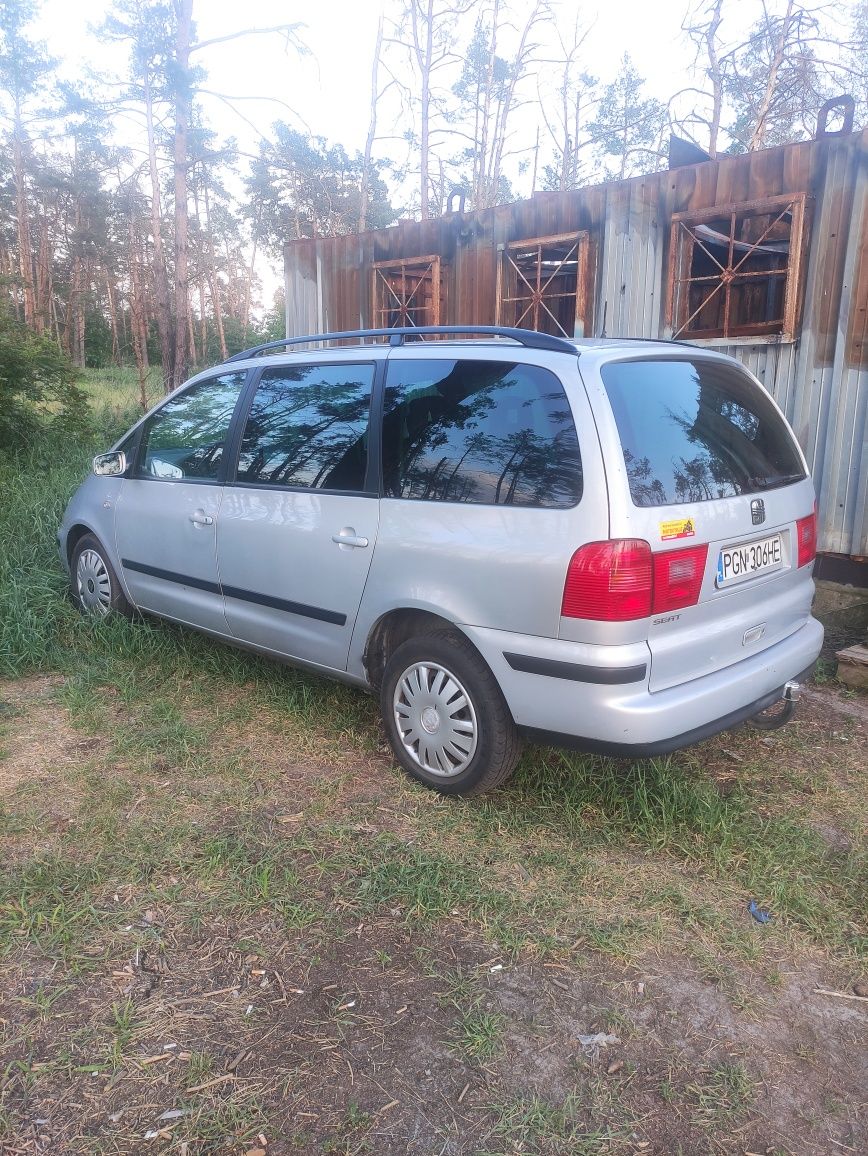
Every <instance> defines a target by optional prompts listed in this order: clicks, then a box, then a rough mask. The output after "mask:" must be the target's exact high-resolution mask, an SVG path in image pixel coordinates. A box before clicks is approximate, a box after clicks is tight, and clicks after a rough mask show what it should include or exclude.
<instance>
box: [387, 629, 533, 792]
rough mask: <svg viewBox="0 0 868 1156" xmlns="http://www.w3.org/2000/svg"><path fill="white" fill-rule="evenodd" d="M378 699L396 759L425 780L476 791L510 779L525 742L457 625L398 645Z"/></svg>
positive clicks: (446, 789) (441, 786)
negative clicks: (452, 628) (458, 630)
mask: <svg viewBox="0 0 868 1156" xmlns="http://www.w3.org/2000/svg"><path fill="white" fill-rule="evenodd" d="M380 707H381V711H382V715H383V722H384V724H385V727H386V733H387V734H388V736H389V741H390V743H391V744H392V749H393V750H394V752H395V755H396V756H397V759H398V762H399V763H400V764H401V766H402V767H403V768H404V770H405V771H407V772H408V774H410V775H412V776H413V778H414V779H418V781H419V782H420V783H424V784H425V786H426V787H432V788H433V789H434V790H437V791H440V792H442V793H443V794H446V795H474V794H481V793H482V792H483V791H490V790H492V789H493V788H494V787H498V786H500V784H501V783H504V782H506V780H507V779H508V778H509V776H510V775H511V774H512V772H513V771H514V770H515V766H516V763H517V762H518V759H519V756H520V754H521V743H520V740H519V737H518V732H517V731H516V728H515V723H514V722H513V721H512V716H511V714H510V712H509V708H508V707H507V705H506V701H505V700H504V697H503V694H502V693H501V690H500V687H499V686H498V685H497V682H496V680H495V678H494V675H493V674H492V673H491V671H490V670H489V669H488V667H487V666H486V665H485V663H484V662H483V661H482V659H481V658H480V656H479V655H478V654H477V652H476V651H475V650H474V649H473V647H472V646H471V645H470V643H469V642H467V640H466V639H464V638H462V637H461V636H460V635H458V634H455V633H453V632H452V631H436V632H434V633H431V634H425V635H420V636H419V637H416V638H411V639H409V640H408V641H407V642H404V643H402V645H401V646H399V647H397V648H396V650H395V651H394V653H393V654H392V656H391V657H390V659H389V661H388V663H387V664H386V670H385V673H384V677H383V685H382V691H381V699H380Z"/></svg>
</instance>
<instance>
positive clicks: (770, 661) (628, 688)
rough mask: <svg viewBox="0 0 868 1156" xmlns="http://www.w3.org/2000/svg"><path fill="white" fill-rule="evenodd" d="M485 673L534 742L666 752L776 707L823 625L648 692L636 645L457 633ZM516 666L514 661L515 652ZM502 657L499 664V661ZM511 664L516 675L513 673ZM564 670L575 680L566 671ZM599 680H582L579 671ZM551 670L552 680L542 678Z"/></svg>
mask: <svg viewBox="0 0 868 1156" xmlns="http://www.w3.org/2000/svg"><path fill="white" fill-rule="evenodd" d="M465 630H466V633H467V635H468V637H469V638H470V639H471V640H472V641H473V642H474V644H475V645H476V646H477V647H478V648H479V650H480V652H481V653H482V655H483V657H484V658H485V659H486V661H487V662H488V664H489V666H490V667H491V668H492V670H493V672H494V674H495V676H496V677H497V680H498V682H499V683H500V686H501V689H502V690H503V693H504V697H505V698H506V701H507V704H508V705H509V708H510V710H511V712H512V716H513V718H514V719H515V722H516V724H517V725H518V726H519V727H520V728H521V729H522V730H523V731H525V732H526V733H528V734H529V735H530V736H531V737H534V738H536V739H539V741H542V742H548V743H557V744H558V745H563V746H571V747H577V748H581V749H584V750H590V751H597V752H600V753H605V754H612V755H620V756H627V757H645V756H650V755H659V754H666V753H668V752H669V751H673V750H677V749H679V748H680V747H685V746H690V745H691V744H693V743H696V742H699V741H701V740H702V739H705V738H708V737H709V736H710V735H713V734H717V733H718V732H719V731H722V730H727V729H728V728H729V727H732V726H736V725H738V724H739V723H741V722H744V720H745V719H748V718H750V717H751V716H752V715H755V714H757V713H758V712H759V711H761V710H764V709H765V708H766V707H767V706H770V705H771V704H772V703H774V702H776V701H777V700H778V699H779V698H780V697H781V694H782V691H783V687H784V685H785V683H786V682H788V681H789V680H790V679H798V678H799V677H800V676H801V675H803V674H805V672H809V671H810V670H811V669H812V667H813V665H814V663H815V662H816V660H817V657H818V656H819V653H820V647H821V646H822V642H823V628H822V626H821V625H820V623H819V622H817V621H816V620H815V619H813V618H808V619H807V621H806V622H805V623H804V624H803V625H802V626H801V627H800V628H799V629H798V630H796V631H795V632H794V633H793V634H791V635H789V636H788V637H787V638H784V639H782V640H781V641H780V642H778V643H776V644H775V645H774V646H770V647H769V648H768V649H767V650H764V651H762V652H761V653H760V654H756V655H752V656H751V657H750V658H745V659H744V660H743V661H742V662H738V663H735V664H734V665H733V666H728V667H726V668H724V669H723V670H719V671H716V672H715V673H713V674H708V675H704V676H703V677H702V678H697V679H692V680H691V681H690V682H687V683H682V684H681V685H680V686H676V687H671V688H669V689H667V690H663V691H658V692H656V693H654V694H652V693H651V692H650V691H649V689H648V674H647V673H645V675H644V677H640V679H639V680H635V681H621V678H622V677H623V678H626V675H623V676H622V675H615V676H613V675H612V673H611V672H613V671H619V672H625V671H635V672H637V673H638V670H639V668H640V667H641V666H642V665H643V664H647V666H648V668H649V669H650V665H651V656H650V654H649V652H648V649H647V647H646V646H645V645H644V644H638V645H632V646H627V647H622V646H617V647H615V646H613V647H588V646H584V645H580V644H577V643H570V642H564V641H562V640H559V639H543V638H529V637H527V636H521V635H515V634H508V633H506V632H503V631H494V630H478V629H474V628H473V627H465ZM517 654H520V655H521V656H522V659H523V661H521V662H519V663H518V664H516V655H517ZM507 656H508V657H507ZM516 665H519V666H521V667H523V669H516V668H515V667H516ZM569 669H573V670H575V671H577V672H579V674H569V673H568V670H569ZM594 669H596V670H597V671H598V672H602V676H601V677H600V678H593V677H591V678H590V679H586V678H585V677H584V676H583V675H582V672H589V673H591V675H592V676H593V671H594ZM543 671H551V673H542V672H543Z"/></svg>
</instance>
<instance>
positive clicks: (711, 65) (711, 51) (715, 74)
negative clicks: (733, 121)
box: [705, 0, 723, 157]
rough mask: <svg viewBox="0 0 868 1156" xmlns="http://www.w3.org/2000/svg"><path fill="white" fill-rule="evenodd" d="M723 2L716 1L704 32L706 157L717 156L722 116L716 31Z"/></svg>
mask: <svg viewBox="0 0 868 1156" xmlns="http://www.w3.org/2000/svg"><path fill="white" fill-rule="evenodd" d="M722 8H723V0H717V3H716V4H715V6H714V11H713V12H712V14H711V21H710V23H709V25H708V28H707V29H706V32H705V43H706V46H707V49H708V74H709V77H710V78H711V124H710V125H709V126H708V155H709V156H710V157H716V156H717V138H718V136H719V135H720V121H721V117H722V115H723V76H722V74H721V71H720V57H719V56H718V54H717V30H718V28H720V23H721V20H722V19H723V17H722V14H721V9H722Z"/></svg>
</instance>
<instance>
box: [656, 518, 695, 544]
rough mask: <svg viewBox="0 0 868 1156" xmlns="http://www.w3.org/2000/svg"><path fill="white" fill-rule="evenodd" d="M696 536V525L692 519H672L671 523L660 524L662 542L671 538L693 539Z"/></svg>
mask: <svg viewBox="0 0 868 1156" xmlns="http://www.w3.org/2000/svg"><path fill="white" fill-rule="evenodd" d="M695 535H696V523H695V522H694V521H693V519H692V518H673V519H672V521H671V522H661V523H660V537H661V538H662V539H663V541H664V542H669V541H671V540H672V539H673V538H693V537H695Z"/></svg>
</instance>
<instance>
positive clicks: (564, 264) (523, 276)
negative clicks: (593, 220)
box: [497, 233, 588, 338]
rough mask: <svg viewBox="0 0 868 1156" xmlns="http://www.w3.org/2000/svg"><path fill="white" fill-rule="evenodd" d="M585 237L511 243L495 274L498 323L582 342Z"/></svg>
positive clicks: (560, 237)
mask: <svg viewBox="0 0 868 1156" xmlns="http://www.w3.org/2000/svg"><path fill="white" fill-rule="evenodd" d="M587 254H588V234H587V233H567V234H563V235H561V236H557V237H534V238H531V239H528V240H526V241H511V242H510V243H509V244H508V245H506V246H505V247H504V249H503V251H502V257H501V261H500V264H499V265H498V270H497V323H498V324H499V325H514V326H516V327H518V328H520V329H535V330H537V331H538V332H539V333H551V334H553V335H555V336H557V337H568V338H572V337H583V336H584V332H585V300H586V293H585V284H586V271H587Z"/></svg>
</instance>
